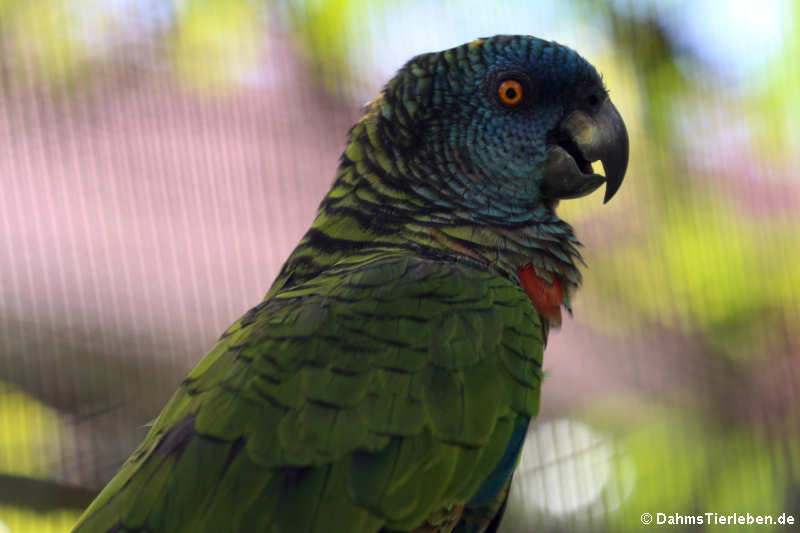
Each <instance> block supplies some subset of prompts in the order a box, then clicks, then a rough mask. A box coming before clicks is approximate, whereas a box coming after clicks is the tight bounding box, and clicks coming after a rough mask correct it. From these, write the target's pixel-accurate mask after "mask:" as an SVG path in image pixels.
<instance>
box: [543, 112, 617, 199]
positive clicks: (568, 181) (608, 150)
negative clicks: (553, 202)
mask: <svg viewBox="0 0 800 533" xmlns="http://www.w3.org/2000/svg"><path fill="white" fill-rule="evenodd" d="M598 160H599V161H601V162H602V163H603V171H604V172H605V176H601V175H600V174H594V173H593V172H592V165H591V163H592V162H593V161H598ZM627 167H628V132H627V130H626V129H625V123H624V122H623V121H622V117H621V116H620V115H619V112H618V111H617V108H616V107H614V104H612V103H611V100H610V99H608V98H606V99H605V100H604V101H603V102H602V103H601V104H600V105H598V106H597V108H596V109H595V110H594V111H586V110H577V109H576V110H574V111H572V112H570V113H569V114H568V115H567V117H566V118H565V119H564V120H562V121H561V123H560V124H559V125H558V127H557V128H556V131H555V134H554V136H553V140H552V142H551V143H550V144H548V147H547V162H546V164H545V172H544V182H543V183H542V193H543V194H544V195H545V196H547V197H548V198H553V199H561V198H578V197H581V196H585V195H587V194H589V193H590V192H592V191H594V190H595V189H597V188H598V187H599V186H600V185H602V184H603V182H605V184H606V196H605V199H604V200H603V203H605V202H608V201H609V200H610V199H611V197H612V196H614V193H616V192H617V190H618V189H619V187H620V185H622V179H623V178H624V177H625V169H626V168H627Z"/></svg>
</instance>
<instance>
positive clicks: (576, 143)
mask: <svg viewBox="0 0 800 533" xmlns="http://www.w3.org/2000/svg"><path fill="white" fill-rule="evenodd" d="M377 104H378V105H377V108H376V109H375V110H374V111H375V112H376V113H379V114H380V116H379V117H378V118H379V120H380V122H381V123H382V127H381V128H379V130H380V131H382V132H383V133H384V134H385V136H386V137H388V138H390V139H391V141H392V145H393V146H399V147H401V148H399V150H398V152H399V153H397V154H395V157H402V158H403V160H404V161H407V165H406V166H407V167H408V172H406V173H405V174H406V175H405V179H407V180H409V185H410V186H411V188H412V189H413V190H414V191H415V192H416V193H417V194H419V195H421V196H422V197H425V198H428V199H429V200H430V201H431V202H432V203H433V204H434V205H437V206H440V207H442V208H451V209H456V210H459V211H461V210H463V211H464V212H466V213H470V214H471V216H473V217H475V219H476V221H477V222H479V223H485V224H508V223H510V224H520V223H521V224H525V223H527V222H530V221H532V220H534V219H535V218H536V216H537V212H539V213H541V212H542V210H543V209H544V210H545V211H552V209H553V207H554V205H555V204H556V203H557V201H558V200H559V199H563V198H576V197H580V196H583V195H586V194H589V193H591V192H592V191H594V190H595V189H597V188H598V187H599V186H600V185H602V184H603V183H605V186H606V187H605V201H608V200H609V199H610V198H611V197H612V196H613V195H614V193H616V191H617V189H618V188H619V186H620V184H621V183H622V179H623V176H624V174H625V169H626V166H627V163H628V136H627V132H626V130H625V125H624V123H623V121H622V119H621V117H620V115H619V113H618V112H617V110H616V108H615V107H614V105H613V104H612V103H611V100H610V99H609V97H608V94H607V92H606V90H605V88H604V86H603V82H602V80H601V78H600V76H599V74H598V73H597V71H596V70H595V68H594V67H593V66H592V65H591V64H590V63H588V62H587V61H586V60H585V59H583V58H582V57H581V56H580V55H578V54H577V53H576V52H574V51H573V50H571V49H570V48H567V47H565V46H562V45H559V44H557V43H554V42H550V41H544V40H542V39H538V38H535V37H528V36H507V35H498V36H495V37H491V38H486V39H478V40H476V41H473V42H471V43H468V44H465V45H462V46H459V47H456V48H452V49H449V50H445V51H442V52H435V53H430V54H424V55H421V56H417V57H415V58H413V59H412V60H410V61H409V62H408V63H407V64H406V65H405V66H404V67H403V68H402V69H401V70H400V71H399V72H398V73H397V75H396V76H395V77H394V78H393V79H392V80H391V81H390V82H389V83H388V84H387V86H386V88H385V90H384V92H383V94H382V98H380V99H379V100H378V102H377ZM595 161H601V162H602V165H603V172H604V175H603V174H599V173H595V172H594V170H593V168H592V165H591V163H592V162H595Z"/></svg>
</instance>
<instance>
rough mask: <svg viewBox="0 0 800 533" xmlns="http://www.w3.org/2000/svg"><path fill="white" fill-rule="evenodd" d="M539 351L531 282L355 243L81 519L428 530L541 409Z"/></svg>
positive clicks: (287, 300)
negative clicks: (525, 286) (517, 427)
mask: <svg viewBox="0 0 800 533" xmlns="http://www.w3.org/2000/svg"><path fill="white" fill-rule="evenodd" d="M542 347H543V339H542V328H541V325H540V323H539V320H538V317H537V316H536V315H535V312H534V311H533V309H532V307H531V305H530V303H529V302H528V301H527V297H526V296H525V294H524V293H523V292H522V291H521V289H520V288H519V287H518V286H516V285H515V284H514V283H512V282H510V281H508V280H506V279H504V278H502V277H498V276H496V275H494V274H492V273H491V272H490V271H487V270H485V269H483V268H480V267H479V266H478V265H474V264H470V263H464V262H443V261H439V260H434V259H424V258H418V257H412V256H409V255H407V254H405V253H403V252H402V251H387V250H378V251H365V253H363V254H360V255H354V256H352V257H350V258H348V259H347V260H343V261H341V262H340V263H338V264H336V265H335V266H334V267H332V268H330V269H329V270H328V271H326V272H325V274H323V275H321V276H318V277H317V278H315V279H314V280H313V281H310V282H307V283H305V284H300V285H297V286H295V287H293V288H291V289H287V290H284V291H281V292H278V293H276V294H274V295H273V296H272V297H271V298H270V299H269V300H266V301H264V302H262V304H260V305H259V306H257V307H255V308H254V309H252V310H251V311H249V312H248V313H246V314H245V315H244V316H243V317H242V318H241V319H240V320H238V321H237V322H236V323H235V324H234V325H233V326H231V327H230V328H229V329H228V330H227V331H226V332H225V333H224V334H223V336H222V338H221V339H220V341H219V342H218V344H217V345H216V346H215V347H214V348H213V349H212V350H211V352H210V353H209V354H208V355H207V356H206V358H205V359H203V361H202V362H201V363H200V364H199V365H198V366H197V367H196V368H195V369H194V370H193V371H192V372H191V373H190V374H189V376H188V377H187V378H186V380H185V381H184V383H183V385H182V386H181V388H180V390H179V391H178V392H177V393H176V395H175V396H174V397H173V399H172V400H171V402H170V403H169V404H168V405H167V407H166V408H165V409H164V411H163V412H162V413H161V415H160V416H159V418H158V419H157V420H156V422H155V424H154V426H153V428H152V430H151V432H150V434H149V435H148V437H147V439H146V440H145V442H144V443H143V444H142V445H141V446H140V447H139V449H138V450H137V451H136V452H134V454H133V455H132V456H131V458H130V459H129V460H128V461H127V462H126V464H125V465H124V467H123V469H122V470H121V472H120V473H119V474H118V475H117V477H116V478H115V479H114V480H112V482H111V484H110V485H109V486H108V487H107V488H106V490H105V491H104V492H103V493H102V494H101V496H100V497H99V498H98V500H97V501H96V502H95V503H94V504H93V505H92V507H91V508H90V509H89V510H88V511H87V514H86V515H85V517H84V519H83V520H84V521H83V522H82V524H81V526H80V527H79V528H78V530H77V531H80V532H98V531H108V530H110V529H112V528H114V527H118V528H119V529H117V531H138V530H149V531H170V532H178V531H187V532H189V531H253V530H263V531H275V532H284V531H285V532H287V533H288V532H291V533H303V532H308V533H311V532H317V531H318V532H323V531H324V532H331V531H336V529H335V526H333V525H332V524H342V526H341V527H342V529H341V530H342V531H348V532H361V531H363V532H364V533H367V532H370V533H372V532H375V531H377V530H378V529H379V528H380V527H387V528H391V529H398V530H406V529H409V528H412V527H416V526H419V525H420V524H422V523H423V522H424V520H425V519H426V517H427V516H428V515H429V514H431V513H434V512H437V511H440V510H441V509H442V508H443V507H446V506H448V505H457V504H463V503H464V502H466V501H467V500H469V498H470V497H471V495H472V494H473V493H474V492H475V491H476V490H477V488H478V487H479V486H480V484H481V482H482V481H483V480H484V478H486V477H487V476H488V474H489V473H490V472H491V471H492V469H493V468H494V466H495V465H496V464H497V462H498V460H499V458H500V457H501V456H502V455H503V453H504V451H505V449H506V445H507V441H508V439H509V436H510V435H511V432H512V430H513V427H514V424H515V421H516V419H517V417H524V418H527V417H529V416H531V415H534V414H535V413H536V411H537V409H538V400H539V385H540V382H541V378H542V374H541V357H542ZM256 525H257V526H258V527H256ZM259 528H261V529H259Z"/></svg>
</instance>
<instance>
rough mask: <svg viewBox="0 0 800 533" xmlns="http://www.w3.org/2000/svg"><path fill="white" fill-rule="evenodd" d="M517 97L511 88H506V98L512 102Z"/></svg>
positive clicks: (514, 90) (515, 91)
mask: <svg viewBox="0 0 800 533" xmlns="http://www.w3.org/2000/svg"><path fill="white" fill-rule="evenodd" d="M516 97H517V90H516V89H515V88H513V87H508V88H506V98H508V99H509V100H513V99H514V98H516Z"/></svg>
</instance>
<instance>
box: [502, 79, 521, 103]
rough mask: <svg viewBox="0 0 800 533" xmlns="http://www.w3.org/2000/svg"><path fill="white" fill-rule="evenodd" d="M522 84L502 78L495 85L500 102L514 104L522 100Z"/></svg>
mask: <svg viewBox="0 0 800 533" xmlns="http://www.w3.org/2000/svg"><path fill="white" fill-rule="evenodd" d="M522 93H523V90H522V84H521V83H520V82H518V81H517V80H504V81H503V82H501V83H500V85H499V86H498V87H497V96H498V98H500V102H502V103H503V104H505V105H507V106H515V105H517V104H519V103H520V102H522Z"/></svg>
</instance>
